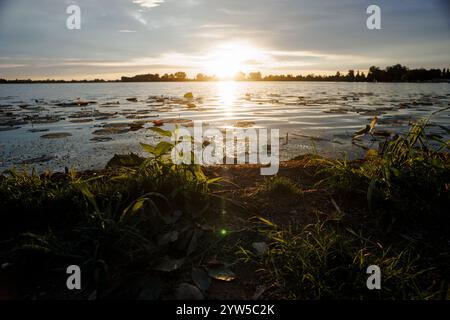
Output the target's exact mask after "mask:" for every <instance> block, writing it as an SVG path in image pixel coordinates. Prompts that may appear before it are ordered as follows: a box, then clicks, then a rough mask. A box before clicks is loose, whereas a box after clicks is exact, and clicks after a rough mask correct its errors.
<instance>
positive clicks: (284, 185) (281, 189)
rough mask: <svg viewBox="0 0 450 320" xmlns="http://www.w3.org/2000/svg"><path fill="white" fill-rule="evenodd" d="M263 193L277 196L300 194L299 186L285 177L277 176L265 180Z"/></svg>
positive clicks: (262, 187)
mask: <svg viewBox="0 0 450 320" xmlns="http://www.w3.org/2000/svg"><path fill="white" fill-rule="evenodd" d="M260 191H261V192H265V193H271V194H276V195H283V194H296V193H298V192H299V189H298V187H297V185H296V184H295V183H294V182H293V181H292V180H291V179H289V178H287V177H284V176H275V177H271V178H266V179H264V182H263V183H262V185H261V187H260Z"/></svg>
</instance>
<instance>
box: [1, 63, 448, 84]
mask: <svg viewBox="0 0 450 320" xmlns="http://www.w3.org/2000/svg"><path fill="white" fill-rule="evenodd" d="M232 79H233V80H236V81H342V82H444V81H445V82H447V81H450V69H449V68H444V69H442V70H441V69H423V68H421V69H409V68H407V67H405V66H402V65H401V64H396V65H393V66H389V67H386V68H385V69H384V70H382V69H380V68H379V67H375V66H372V67H370V68H369V72H368V73H367V75H366V74H365V73H364V72H360V71H359V70H357V71H356V72H355V70H349V71H348V72H347V74H341V73H340V72H339V71H338V72H336V74H334V75H315V74H308V75H306V76H304V75H291V74H286V75H285V74H281V75H267V76H263V75H262V74H261V72H250V73H248V74H245V73H243V72H238V73H237V74H236V75H235V76H234V77H233V78H232ZM218 80H220V79H219V78H217V77H216V76H210V75H206V74H203V73H199V74H197V76H196V77H195V78H193V79H192V78H188V76H187V74H186V73H185V72H181V71H180V72H176V73H173V74H172V73H171V74H167V73H165V74H164V75H162V76H161V75H159V74H158V73H155V74H152V73H149V74H141V75H136V76H133V77H121V79H120V80H103V79H95V80H69V81H65V80H29V79H28V80H5V79H0V83H85V82H94V83H95V82H171V81H173V82H175V81H177V82H179V81H218Z"/></svg>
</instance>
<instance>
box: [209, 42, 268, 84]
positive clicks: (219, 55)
mask: <svg viewBox="0 0 450 320" xmlns="http://www.w3.org/2000/svg"><path fill="white" fill-rule="evenodd" d="M264 60H265V56H264V54H263V53H262V52H261V51H260V50H258V49H257V48H256V47H254V46H251V45H248V44H243V43H225V44H222V45H219V46H217V47H215V48H214V49H213V50H212V51H211V53H210V55H209V57H208V60H207V62H206V69H207V70H206V71H207V72H208V73H211V74H214V75H215V76H216V77H218V78H219V79H231V78H233V77H234V76H236V74H238V73H239V72H244V73H247V72H250V71H252V66H253V65H255V64H260V63H262V62H263V61H264Z"/></svg>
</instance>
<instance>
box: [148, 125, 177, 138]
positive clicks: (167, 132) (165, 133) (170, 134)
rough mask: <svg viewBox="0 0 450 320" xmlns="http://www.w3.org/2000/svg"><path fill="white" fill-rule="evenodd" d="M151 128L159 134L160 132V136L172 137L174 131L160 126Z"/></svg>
mask: <svg viewBox="0 0 450 320" xmlns="http://www.w3.org/2000/svg"><path fill="white" fill-rule="evenodd" d="M150 130H152V131H153V132H156V133H157V134H159V135H160V136H163V137H171V136H172V132H171V131H168V130H164V129H161V128H158V127H151V128H150Z"/></svg>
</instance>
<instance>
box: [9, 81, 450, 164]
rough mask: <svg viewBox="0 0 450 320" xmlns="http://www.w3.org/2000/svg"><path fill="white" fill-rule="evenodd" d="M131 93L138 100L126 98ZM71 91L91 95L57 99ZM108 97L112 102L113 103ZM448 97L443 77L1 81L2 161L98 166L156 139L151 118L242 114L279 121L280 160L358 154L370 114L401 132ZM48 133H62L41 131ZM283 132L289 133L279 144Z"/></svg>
mask: <svg viewBox="0 0 450 320" xmlns="http://www.w3.org/2000/svg"><path fill="white" fill-rule="evenodd" d="M186 92H192V93H193V94H194V100H192V101H191V103H193V104H195V107H194V106H193V105H191V106H188V105H187V101H183V96H184V94H185V93H186ZM161 96H163V97H164V98H165V99H160V98H159V97H161ZM132 97H135V98H137V102H132V101H127V98H132ZM78 98H79V99H81V100H84V101H86V100H92V101H95V103H92V104H89V105H88V106H67V105H64V103H69V102H73V101H74V100H76V99H78ZM116 102H119V103H120V104H112V103H116ZM449 103H450V84H448V83H440V84H431V83H429V84H428V83H426V84H425V83H423V84H388V83H382V84H372V83H329V82H328V83H321V82H211V83H106V84H4V85H0V169H1V170H4V169H7V168H11V167H23V166H24V164H26V165H27V166H28V168H30V167H35V168H36V169H37V170H39V171H42V170H44V169H52V170H58V171H61V170H63V169H64V167H69V168H76V169H78V170H85V169H99V168H102V167H104V165H105V164H106V162H107V161H108V160H109V159H110V158H111V157H112V155H113V154H114V153H122V154H123V153H128V152H135V153H139V154H142V151H141V148H140V146H139V142H145V143H156V142H158V140H159V139H160V138H159V137H157V136H156V135H155V134H154V133H153V132H152V131H150V130H147V129H148V128H149V127H152V126H153V123H152V121H153V120H159V119H163V120H165V119H178V120H179V119H186V120H202V121H204V122H207V123H208V125H209V127H217V128H233V127H235V126H236V125H238V126H239V122H242V121H245V122H249V123H247V124H248V125H252V126H253V127H255V128H277V129H280V136H281V137H282V138H283V139H282V143H281V149H280V154H281V158H282V160H286V159H289V158H292V157H294V156H297V155H301V154H304V153H311V152H315V151H317V152H319V153H321V154H323V155H327V156H332V157H337V156H340V155H341V154H342V153H347V154H348V155H349V156H350V157H358V156H362V155H364V154H365V152H366V149H365V148H367V147H369V148H376V147H377V144H378V143H379V142H380V141H384V139H386V138H385V137H378V138H373V137H370V136H367V137H363V138H362V139H361V140H359V141H356V144H355V143H352V134H353V133H354V132H355V131H357V130H359V129H361V128H363V127H365V126H366V125H367V124H369V123H370V122H371V120H372V119H373V117H374V116H375V115H377V116H378V125H377V127H376V128H377V130H382V131H388V132H391V133H400V132H404V131H405V130H407V128H408V124H409V123H410V121H415V120H418V119H420V118H424V117H427V116H429V115H430V114H431V113H432V112H433V111H436V110H439V109H442V108H445V107H448V106H449ZM102 104H109V105H108V106H103V105H102ZM130 123H134V124H135V125H134V127H133V128H131V129H132V130H131V131H130V130H129V129H130V128H129V127H126V126H125V125H124V124H130ZM111 124H113V125H112V126H116V127H113V130H112V132H110V131H107V130H101V129H108V130H110V128H111V127H108V125H109V126H111ZM241 124H242V123H241ZM184 125H187V126H189V123H188V122H185V123H184ZM105 126H106V127H105ZM449 127H450V111H449V110H445V111H443V112H440V113H438V114H436V115H435V116H434V117H433V118H432V125H431V126H430V127H429V130H430V132H433V133H436V134H439V135H441V136H443V137H445V138H447V139H448V138H449V137H448V136H446V131H445V130H444V128H449ZM163 128H167V129H173V128H174V124H166V125H165V126H164V127H163ZM116 129H117V130H116ZM98 130H101V131H98ZM94 132H95V133H94ZM52 133H67V134H66V137H61V138H54V139H47V138H45V137H42V136H45V135H48V134H52ZM286 133H288V134H289V141H288V143H287V144H284V143H283V142H284V141H285V140H284V137H285V135H286ZM69 134H70V135H69ZM92 139H94V140H92ZM95 139H97V140H95Z"/></svg>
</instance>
